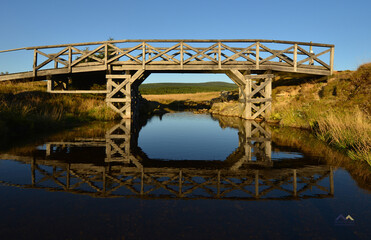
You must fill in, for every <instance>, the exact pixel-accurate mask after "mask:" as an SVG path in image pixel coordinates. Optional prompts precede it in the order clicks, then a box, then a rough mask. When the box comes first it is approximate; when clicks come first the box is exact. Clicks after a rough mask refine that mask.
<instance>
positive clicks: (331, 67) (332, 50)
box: [330, 47, 335, 75]
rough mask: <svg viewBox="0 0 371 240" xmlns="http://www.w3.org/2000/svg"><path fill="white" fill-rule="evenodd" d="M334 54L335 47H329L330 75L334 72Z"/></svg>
mask: <svg viewBox="0 0 371 240" xmlns="http://www.w3.org/2000/svg"><path fill="white" fill-rule="evenodd" d="M334 54H335V48H334V47H331V52H330V74H331V75H332V74H333V73H334Z"/></svg>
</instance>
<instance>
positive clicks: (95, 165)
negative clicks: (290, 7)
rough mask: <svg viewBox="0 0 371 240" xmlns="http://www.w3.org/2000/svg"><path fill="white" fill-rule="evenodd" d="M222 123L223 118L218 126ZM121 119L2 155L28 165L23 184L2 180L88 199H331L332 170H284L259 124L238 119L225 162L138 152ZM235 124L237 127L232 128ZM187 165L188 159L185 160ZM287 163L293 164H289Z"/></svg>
mask: <svg viewBox="0 0 371 240" xmlns="http://www.w3.org/2000/svg"><path fill="white" fill-rule="evenodd" d="M221 124H223V123H221ZM131 126H132V125H131V121H130V120H123V121H122V122H121V124H118V125H116V126H114V127H113V128H111V129H110V130H108V131H107V133H106V137H105V138H102V139H97V138H94V139H81V138H80V139H75V140H68V141H66V140H65V141H60V142H48V143H46V145H45V149H37V150H35V151H33V152H30V151H27V154H19V155H0V159H13V160H15V161H18V162H20V163H22V164H26V165H28V166H29V170H30V172H29V173H30V176H29V180H30V181H29V182H27V183H19V182H12V181H9V180H5V179H2V178H1V177H0V184H2V185H5V186H12V187H19V188H33V189H43V190H47V191H52V192H69V193H74V194H83V195H88V196H92V197H104V198H112V197H140V198H150V199H153V198H155V199H156V198H172V199H174V198H177V199H229V200H288V199H297V200H299V199H306V198H328V197H333V194H334V182H333V170H332V168H330V167H329V166H326V165H321V164H318V163H317V161H316V163H315V164H313V163H312V164H310V163H308V162H302V161H301V163H300V164H299V165H296V166H295V167H287V164H286V163H285V161H284V160H281V161H278V162H276V163H274V162H273V161H272V159H271V151H272V150H271V140H270V139H271V137H270V133H269V131H268V129H266V128H265V127H264V125H259V124H257V123H256V122H254V121H242V120H241V122H239V123H237V126H238V128H239V141H240V143H239V147H238V148H237V150H236V151H235V152H234V153H232V154H231V155H230V156H229V157H228V158H227V159H226V160H225V161H188V162H187V161H162V160H159V159H149V158H148V157H146V155H145V154H144V153H138V152H140V149H139V151H138V149H136V148H137V147H138V146H137V140H138V139H137V137H138V135H137V134H136V133H138V132H139V131H138V130H137V129H132V128H131ZM235 127H236V126H235ZM186 162H187V163H186ZM291 166H292V165H291Z"/></svg>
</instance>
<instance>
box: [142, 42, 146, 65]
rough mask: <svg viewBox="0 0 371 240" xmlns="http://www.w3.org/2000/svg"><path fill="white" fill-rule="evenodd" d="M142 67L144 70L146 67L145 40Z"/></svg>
mask: <svg viewBox="0 0 371 240" xmlns="http://www.w3.org/2000/svg"><path fill="white" fill-rule="evenodd" d="M142 61H143V62H142V64H143V65H142V68H143V70H144V69H146V43H145V42H143V49H142Z"/></svg>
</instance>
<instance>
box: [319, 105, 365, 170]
mask: <svg viewBox="0 0 371 240" xmlns="http://www.w3.org/2000/svg"><path fill="white" fill-rule="evenodd" d="M317 123H318V130H317V131H318V134H319V135H320V136H321V138H322V139H323V140H325V141H327V142H329V143H330V144H332V145H335V146H337V147H339V148H343V149H349V150H348V154H349V156H350V157H351V158H353V159H361V160H365V161H366V162H367V163H368V164H370V166H371V122H370V119H369V117H368V116H367V115H365V114H364V113H363V112H362V111H360V110H359V109H355V110H354V111H353V112H345V113H337V112H329V113H328V114H327V116H326V117H325V118H320V119H318V121H317Z"/></svg>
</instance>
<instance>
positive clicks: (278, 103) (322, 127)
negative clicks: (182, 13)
mask: <svg viewBox="0 0 371 240" xmlns="http://www.w3.org/2000/svg"><path fill="white" fill-rule="evenodd" d="M291 82H292V81H291ZM370 90H371V63H368V64H365V65H362V66H360V67H359V68H358V70H357V71H355V72H350V71H345V72H339V73H337V74H335V75H334V76H331V77H330V78H329V79H325V81H324V78H320V79H314V80H312V81H307V82H306V83H304V84H301V85H296V86H293V85H290V86H277V87H276V88H275V89H274V90H273V98H274V100H273V111H272V115H271V118H272V119H281V125H283V126H288V127H297V128H305V129H311V130H313V131H314V132H315V133H316V135H317V137H318V138H320V139H321V140H323V141H325V142H327V143H329V144H330V145H332V146H335V147H336V148H339V149H343V150H344V151H346V152H347V154H348V156H349V157H351V158H352V159H354V160H359V161H365V162H367V163H368V164H369V165H370V166H371V141H370V140H371V137H370V136H371V117H370V113H371V105H370V104H371V101H370V96H371V92H370Z"/></svg>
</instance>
